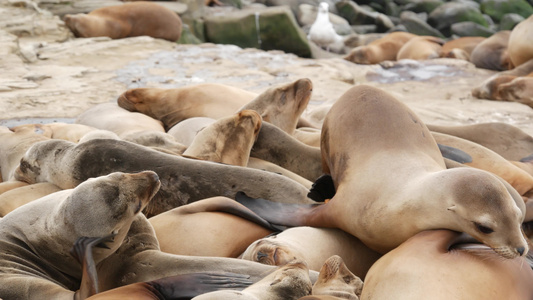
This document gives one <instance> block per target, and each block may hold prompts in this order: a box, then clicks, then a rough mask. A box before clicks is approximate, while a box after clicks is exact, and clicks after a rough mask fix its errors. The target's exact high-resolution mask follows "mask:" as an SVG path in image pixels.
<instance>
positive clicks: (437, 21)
mask: <svg viewBox="0 0 533 300" xmlns="http://www.w3.org/2000/svg"><path fill="white" fill-rule="evenodd" d="M467 21H470V22H474V23H477V24H479V25H481V26H485V27H486V26H488V23H487V20H485V18H484V17H483V14H482V13H481V12H480V11H479V9H476V8H475V7H474V6H472V5H469V4H465V3H460V2H448V3H445V4H443V5H441V6H439V7H437V8H436V9H435V10H433V11H432V12H431V14H429V17H428V24H429V25H431V26H432V27H433V28H435V29H437V30H439V31H440V32H442V33H443V34H444V35H445V36H450V34H451V30H450V27H451V26H452V24H455V23H459V22H467Z"/></svg>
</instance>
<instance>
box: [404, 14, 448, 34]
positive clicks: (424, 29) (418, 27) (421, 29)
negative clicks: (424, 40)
mask: <svg viewBox="0 0 533 300" xmlns="http://www.w3.org/2000/svg"><path fill="white" fill-rule="evenodd" d="M400 20H401V24H403V25H404V26H405V28H406V29H407V31H408V32H410V33H413V34H416V35H430V36H436V37H440V38H444V35H443V34H442V33H441V32H440V31H438V30H437V29H435V28H433V27H431V26H430V25H429V24H428V23H426V22H425V21H424V20H423V19H422V18H420V17H419V16H418V15H417V14H415V13H414V12H411V11H404V12H402V14H401V15H400Z"/></svg>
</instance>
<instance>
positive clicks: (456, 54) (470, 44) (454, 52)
mask: <svg viewBox="0 0 533 300" xmlns="http://www.w3.org/2000/svg"><path fill="white" fill-rule="evenodd" d="M485 39H486V38H485V37H481V36H463V37H460V38H456V39H453V40H450V41H447V42H446V43H444V45H442V48H441V49H440V53H439V55H440V57H449V58H458V59H462V60H468V61H469V60H470V54H471V53H472V51H473V50H474V48H475V47H476V46H477V45H478V44H479V43H481V42H483V41H484V40H485Z"/></svg>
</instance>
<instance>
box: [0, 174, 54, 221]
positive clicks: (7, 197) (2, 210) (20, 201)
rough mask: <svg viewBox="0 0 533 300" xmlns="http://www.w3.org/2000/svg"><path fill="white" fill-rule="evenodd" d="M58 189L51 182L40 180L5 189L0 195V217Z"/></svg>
mask: <svg viewBox="0 0 533 300" xmlns="http://www.w3.org/2000/svg"><path fill="white" fill-rule="evenodd" d="M60 190H61V189H60V188H59V187H57V186H56V185H55V184H53V183H49V182H41V183H36V184H30V185H25V186H21V187H19V188H16V189H12V190H10V191H7V192H5V193H3V194H1V195H0V217H3V216H5V215H7V214H8V213H10V212H11V211H13V210H15V209H16V208H18V207H20V206H22V205H24V204H27V203H30V202H32V201H34V200H37V199H39V198H41V197H44V196H46V195H49V194H51V193H55V192H58V191H60Z"/></svg>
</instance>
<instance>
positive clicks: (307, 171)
mask: <svg viewBox="0 0 533 300" xmlns="http://www.w3.org/2000/svg"><path fill="white" fill-rule="evenodd" d="M250 156H251V157H256V158H260V159H263V160H266V161H269V162H271V163H274V164H276V165H278V166H280V167H282V168H285V169H287V170H289V171H292V172H294V173H296V174H298V175H300V176H302V177H303V178H305V179H307V180H310V181H315V180H316V179H317V178H318V177H320V175H322V174H323V172H322V166H321V163H320V149H317V148H316V147H311V146H308V145H306V144H304V143H302V142H300V141H298V140H297V139H295V138H294V137H292V136H291V135H289V134H287V133H286V132H284V131H283V130H281V129H279V128H278V127H276V126H274V125H272V124H270V123H266V122H265V123H263V126H261V130H260V131H259V135H258V136H257V141H255V143H254V146H253V147H252V151H251V152H250Z"/></svg>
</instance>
